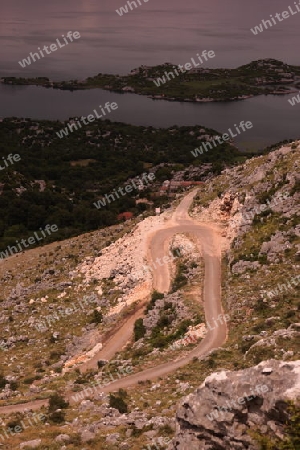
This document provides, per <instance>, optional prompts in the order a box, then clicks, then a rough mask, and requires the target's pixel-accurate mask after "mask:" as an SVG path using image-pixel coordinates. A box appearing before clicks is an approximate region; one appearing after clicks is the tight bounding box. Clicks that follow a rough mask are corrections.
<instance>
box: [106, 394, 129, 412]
mask: <svg viewBox="0 0 300 450" xmlns="http://www.w3.org/2000/svg"><path fill="white" fill-rule="evenodd" d="M126 397H127V392H126V391H124V390H123V389H119V391H118V393H117V394H116V395H114V394H109V406H110V408H115V409H117V410H118V411H119V412H120V413H121V414H125V413H127V412H128V405H127V403H126V402H125V400H124V399H125V398H126Z"/></svg>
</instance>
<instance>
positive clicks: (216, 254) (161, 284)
mask: <svg viewBox="0 0 300 450" xmlns="http://www.w3.org/2000/svg"><path fill="white" fill-rule="evenodd" d="M195 194H196V191H193V192H190V193H189V194H188V195H187V196H185V197H184V198H183V200H182V201H181V203H180V204H179V206H178V207H177V208H176V210H175V212H174V214H173V216H172V218H171V219H170V220H169V221H168V222H166V223H165V225H164V227H163V228H162V229H160V230H159V231H156V232H154V233H153V234H152V235H151V236H150V237H149V260H152V267H153V268H154V270H153V288H154V289H156V290H157V291H159V292H168V290H169V287H170V283H171V274H170V267H169V266H168V264H163V265H158V264H157V263H156V266H157V267H156V268H155V262H157V261H158V260H157V258H160V259H162V258H163V257H164V256H166V255H167V254H168V249H169V243H170V240H171V239H172V237H173V236H174V235H175V234H178V233H184V234H187V233H188V234H190V235H192V236H193V237H194V238H195V241H196V245H197V247H198V249H199V252H200V253H201V254H202V256H203V259H204V264H205V276H204V288H203V301H204V309H205V318H206V321H207V322H209V323H211V324H212V323H213V319H217V318H218V316H219V315H220V314H223V310H222V304H221V243H220V230H219V229H218V227H216V226H215V225H213V224H207V223H205V224H201V223H198V222H196V221H195V220H193V219H192V218H191V217H190V216H189V215H188V210H189V207H190V205H191V202H192V200H193V197H194V196H195ZM149 262H150V261H149ZM143 308H144V306H143V307H142V308H139V310H138V311H136V313H135V315H134V320H133V318H132V317H131V318H129V319H128V321H126V322H125V323H124V325H123V326H121V327H120V328H119V330H118V331H117V332H116V334H115V335H114V336H113V338H112V339H110V340H109V341H108V342H107V344H106V345H105V346H104V348H103V349H102V350H101V352H100V353H99V354H97V358H94V359H93V361H92V362H91V361H89V362H88V363H87V364H86V367H85V369H86V368H89V367H94V366H95V364H96V362H97V360H98V359H100V358H103V359H104V356H106V357H107V356H109V357H113V355H114V354H115V352H116V351H117V350H120V348H122V347H123V346H124V344H126V343H127V342H128V340H129V339H130V338H131V336H132V331H133V324H134V321H135V320H136V318H137V317H140V316H141V314H142V309H143ZM226 338H227V326H226V322H225V321H224V323H221V324H219V326H218V327H215V328H212V329H208V331H207V334H206V336H205V338H204V339H203V340H202V341H201V342H200V344H199V345H198V346H197V347H195V348H194V349H193V350H192V351H191V352H190V353H189V354H188V355H187V356H185V357H182V358H178V359H177V360H175V361H172V362H167V363H165V364H160V365H158V366H155V367H153V368H150V369H147V370H144V371H142V372H139V373H136V374H133V375H129V376H127V377H124V378H121V379H119V380H117V381H114V382H112V383H110V384H108V385H106V386H103V387H101V391H103V392H112V391H115V390H117V389H119V388H127V387H129V386H132V385H134V384H137V383H138V382H139V381H146V380H153V379H155V378H158V377H162V376H165V375H167V374H169V373H170V372H173V371H174V370H176V369H178V368H180V367H183V366H185V365H186V364H188V363H190V362H191V361H192V360H193V358H194V357H198V358H199V357H204V356H206V355H207V354H208V353H209V352H210V351H212V350H213V349H216V348H218V347H220V346H222V345H223V344H224V342H225V341H226ZM99 391H100V387H99ZM71 395H74V393H72V394H71V393H67V398H68V400H69V401H70V402H71V403H72V399H71ZM43 405H47V400H36V401H33V402H29V403H25V404H24V403H23V404H18V405H9V406H3V407H0V414H8V413H11V412H16V411H20V412H22V411H24V410H25V409H39V408H40V407H41V406H43Z"/></svg>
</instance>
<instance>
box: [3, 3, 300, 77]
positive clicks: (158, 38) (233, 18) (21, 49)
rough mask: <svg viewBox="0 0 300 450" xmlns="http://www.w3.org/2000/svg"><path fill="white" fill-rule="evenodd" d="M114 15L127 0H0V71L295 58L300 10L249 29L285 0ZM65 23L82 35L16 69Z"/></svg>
mask: <svg viewBox="0 0 300 450" xmlns="http://www.w3.org/2000/svg"><path fill="white" fill-rule="evenodd" d="M140 1H141V3H142V5H141V6H139V7H138V8H137V9H134V10H133V11H130V12H129V13H128V14H125V15H123V16H122V17H120V16H119V15H118V14H117V13H116V9H117V8H120V7H121V6H123V5H125V4H126V0H64V1H61V0H51V1H41V0H1V2H0V77H1V75H2V76H3V75H15V76H25V77H26V76H29V75H34V76H42V75H44V76H49V77H50V78H52V79H56V80H57V79H58V80H63V79H70V78H84V77H87V76H90V75H95V74H97V73H99V72H105V73H108V72H110V73H128V71H130V70H131V69H132V68H134V67H138V66H140V65H141V64H149V65H155V64H160V63H164V62H166V61H170V62H173V63H177V64H181V63H186V62H188V61H190V58H191V57H193V56H195V55H196V54H197V52H199V51H202V50H204V49H206V50H210V49H211V50H214V51H215V53H216V58H214V59H213V60H210V62H209V63H210V67H236V66H238V65H241V64H246V63H248V62H250V61H251V60H255V59H260V58H270V57H271V58H277V59H280V60H283V61H285V62H287V63H289V64H299V65H300V52H299V20H300V14H296V15H294V16H292V17H290V18H289V19H286V20H284V21H282V22H281V23H278V24H277V25H276V26H273V27H272V28H270V29H269V30H266V31H264V32H263V33H261V34H259V35H257V36H254V35H253V34H252V33H251V31H250V28H253V27H254V26H255V25H258V24H259V23H260V22H261V21H262V19H268V18H269V16H270V14H273V15H275V14H276V12H280V13H281V12H283V11H284V10H286V9H287V8H288V6H287V5H291V6H293V4H294V1H293V0H291V1H290V2H287V1H286V0H251V1H246V0H243V1H241V0H185V1H182V0H149V1H148V2H147V3H144V2H143V0H140ZM68 31H78V32H80V34H81V39H79V40H78V41H76V43H73V44H69V45H68V46H66V47H64V48H62V49H59V50H58V51H56V52H54V53H52V54H50V55H48V56H46V57H45V58H43V59H41V60H39V61H37V62H35V63H33V64H31V66H29V67H27V68H25V69H22V67H21V66H20V65H19V64H18V61H19V60H22V59H23V58H25V57H26V56H28V55H29V53H30V52H34V51H36V50H37V48H38V47H39V46H40V47H41V48H42V47H43V46H44V45H49V44H50V43H53V42H55V40H56V39H57V38H60V37H61V36H62V34H66V33H67V32H68Z"/></svg>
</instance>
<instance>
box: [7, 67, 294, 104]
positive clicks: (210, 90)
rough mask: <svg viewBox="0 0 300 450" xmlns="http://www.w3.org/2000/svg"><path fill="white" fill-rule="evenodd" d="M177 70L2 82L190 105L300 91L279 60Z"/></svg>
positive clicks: (145, 69) (291, 73) (290, 71)
mask: <svg viewBox="0 0 300 450" xmlns="http://www.w3.org/2000/svg"><path fill="white" fill-rule="evenodd" d="M175 67H176V66H174V64H171V63H165V64H162V65H158V66H154V67H150V66H141V67H139V68H137V69H133V70H132V71H131V72H130V74H128V75H113V74H103V73H99V74H98V75H96V76H94V77H89V78H87V79H85V80H76V79H74V80H69V81H51V80H50V79H49V78H47V77H37V78H17V77H2V78H1V80H0V81H1V82H2V83H4V84H12V85H37V86H43V87H47V88H54V89H64V90H71V91H73V90H82V89H93V88H101V89H105V90H109V91H114V92H122V93H136V94H140V95H147V96H149V97H151V98H153V99H164V100H170V101H188V102H211V101H235V100H242V99H246V98H250V97H253V96H257V95H269V94H273V95H274V94H275V95H284V94H289V93H292V92H296V91H297V90H299V87H300V67H299V66H292V65H288V64H285V63H283V62H281V61H278V60H275V59H264V60H258V61H253V62H251V63H250V64H246V65H243V66H241V67H238V68H236V69H207V68H193V69H191V70H189V71H187V72H186V73H180V72H179V75H178V76H177V75H176V76H174V78H172V77H169V78H170V79H168V78H167V77H166V75H165V74H166V73H170V72H172V71H173V72H174V68H175ZM158 79H161V80H163V79H165V82H160V83H158V82H157V80H158ZM157 84H160V85H159V86H158V85H157Z"/></svg>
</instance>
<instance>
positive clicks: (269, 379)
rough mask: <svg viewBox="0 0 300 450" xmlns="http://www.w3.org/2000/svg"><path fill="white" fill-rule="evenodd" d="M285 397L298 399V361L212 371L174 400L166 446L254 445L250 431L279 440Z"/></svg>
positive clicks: (253, 448)
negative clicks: (175, 406) (173, 426)
mask: <svg viewBox="0 0 300 450" xmlns="http://www.w3.org/2000/svg"><path fill="white" fill-rule="evenodd" d="M291 401H292V402H295V403H296V405H298V406H299V404H300V360H298V361H293V362H290V363H286V362H284V361H275V360H270V361H264V362H262V363H260V364H259V365H257V366H255V367H251V368H249V369H245V370H241V371H238V372H227V371H222V372H217V373H213V374H212V375H210V376H209V377H207V378H206V379H205V381H204V383H203V384H202V385H201V386H200V387H199V389H197V391H196V392H195V393H193V394H190V395H189V396H187V397H185V398H183V400H182V401H181V402H180V405H179V407H178V410H177V415H176V436H175V438H174V439H173V441H172V443H171V444H170V446H169V447H168V450H257V449H258V448H259V445H258V443H257V442H255V440H254V439H253V437H251V432H252V433H254V432H255V431H256V432H257V431H259V432H260V433H261V434H264V435H266V436H268V435H272V436H274V435H275V436H276V437H277V438H278V439H279V441H282V440H284V439H285V438H286V421H287V420H288V419H289V417H290V413H289V406H290V402H291ZM298 431H299V430H298ZM298 442H299V435H298ZM287 448H292V447H287ZM295 448H296V447H295Z"/></svg>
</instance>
